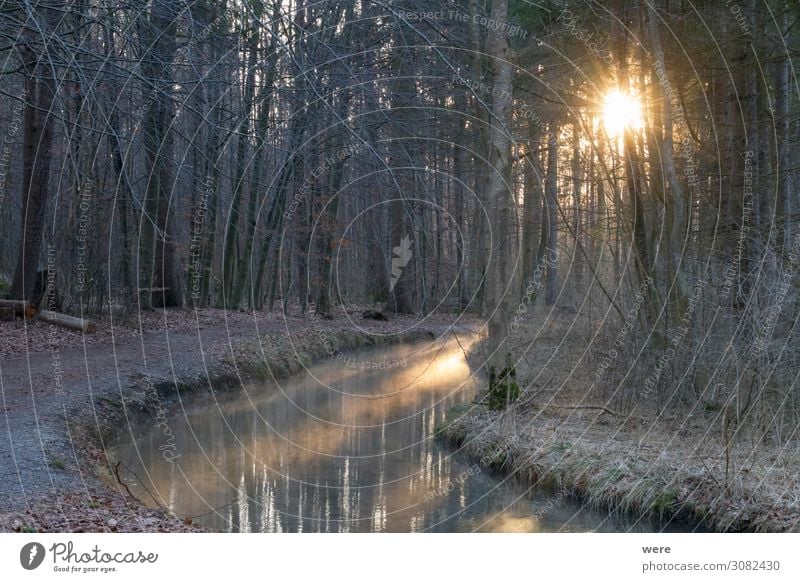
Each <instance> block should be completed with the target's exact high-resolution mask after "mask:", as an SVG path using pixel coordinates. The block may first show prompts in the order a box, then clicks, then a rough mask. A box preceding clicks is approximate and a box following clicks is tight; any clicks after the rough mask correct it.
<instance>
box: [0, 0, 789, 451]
mask: <svg viewBox="0 0 800 582" xmlns="http://www.w3.org/2000/svg"><path fill="white" fill-rule="evenodd" d="M798 18H800V6H799V5H798V3H797V1H796V0H788V1H786V0H742V1H741V2H736V1H731V2H728V1H716V2H708V1H703V2H695V3H690V2H684V1H682V0H652V1H644V0H611V1H603V2H599V1H585V2H579V1H576V2H557V1H552V0H542V1H537V2H527V1H525V0H510V1H509V0H493V1H490V0H485V1H484V0H464V1H461V2H445V1H441V2H437V1H418V2H415V1H404V0H403V1H389V0H386V1H371V0H351V1H337V0H321V1H312V0H227V1H226V0H152V1H149V2H147V1H144V0H142V1H137V0H129V1H110V0H58V1H56V0H39V1H36V0H31V1H29V2H19V1H15V0H2V1H0V37H1V38H0V55H2V59H0V62H2V70H0V74H1V75H2V84H1V85H0V101H1V102H2V107H0V139H2V150H0V213H1V214H0V240H1V241H2V248H3V252H2V253H0V277H2V278H1V279H0V281H1V282H0V285H2V288H1V289H0V293H2V294H3V295H5V296H7V297H8V298H10V299H25V300H31V301H35V302H39V303H41V302H46V303H48V304H49V305H53V306H56V305H57V307H58V309H60V310H63V311H65V312H68V313H72V314H76V315H85V314H95V315H98V316H100V315H102V314H113V313H117V312H118V310H129V311H134V312H136V311H137V310H150V309H158V308H162V307H170V308H174V307H182V308H187V309H195V308H205V307H223V308H226V309H243V310H259V311H261V310H266V311H278V312H280V311H284V312H289V311H291V312H293V313H303V314H307V316H308V317H331V316H333V315H334V314H335V313H336V312H337V310H341V309H342V308H343V307H346V306H360V307H362V308H366V307H371V308H376V309H378V310H383V311H385V312H386V313H387V314H389V315H390V316H391V314H419V315H420V316H422V315H425V314H428V313H433V312H438V313H450V314H452V316H453V318H454V319H456V318H457V317H458V316H459V315H460V314H470V315H475V316H480V317H483V318H484V319H485V320H486V321H488V324H489V326H488V329H489V332H490V336H491V344H490V345H491V348H490V350H491V355H490V356H489V357H490V360H491V363H492V366H491V367H492V368H493V369H494V371H495V372H497V371H498V370H500V368H503V367H504V366H507V365H508V364H511V367H512V368H513V362H512V360H516V359H518V358H524V357H526V355H525V354H526V346H528V345H530V344H532V343H534V342H535V341H536V340H537V335H541V334H546V330H545V331H543V330H544V327H545V324H542V325H541V327H539V324H541V322H542V321H547V318H548V317H562V318H564V317H566V318H568V319H569V321H570V322H571V324H570V326H569V329H570V333H580V334H583V335H582V336H581V337H585V344H584V345H585V346H588V347H586V348H585V349H582V350H580V351H577V352H576V353H574V354H572V356H574V360H573V361H571V362H570V363H571V365H572V366H574V368H575V369H579V368H580V369H582V370H585V371H588V372H586V373H585V375H586V378H588V381H587V386H590V387H589V390H590V394H591V396H592V397H596V398H602V399H604V400H605V401H606V402H610V403H612V405H613V406H614V407H616V408H618V409H620V410H630V409H632V407H634V406H636V405H639V404H641V403H647V404H648V405H652V406H654V407H656V408H657V409H659V410H661V409H665V408H672V409H675V408H677V407H681V406H686V407H691V408H697V407H703V408H705V409H707V410H710V411H717V412H718V416H717V417H716V418H717V421H718V423H719V426H720V427H721V428H722V430H724V431H726V435H728V436H729V437H730V438H734V437H735V436H737V435H740V434H744V432H742V431H743V429H746V433H747V435H748V437H749V438H751V439H752V440H753V441H754V442H762V441H765V442H766V441H769V442H772V443H785V442H787V441H790V440H792V439H794V438H795V437H797V436H798V435H797V428H798V426H800V386H798V385H797V382H796V381H797V377H798V372H800V368H798V362H800V340H798V334H797V330H796V329H795V324H796V322H797V321H798V316H799V315H800V297H799V296H798V293H797V288H798V277H797V270H798V267H799V266H800V216H799V215H798V210H799V209H800V193H799V189H800V181H798V178H799V175H798V163H797V160H798V159H799V158H798V153H800V152H799V149H800V148H799V147H798V146H799V145H800V115H798V114H799V113H800V107H798V105H799V103H798V96H799V95H800V93H798V81H797V75H796V70H795V69H794V67H793V63H794V59H796V58H797V57H798V54H799V53H800V50H799V49H800V43H798V36H799V35H800V30H798V28H799V27H798V26H797V24H798ZM508 354H512V355H513V357H511V356H509V355H508ZM533 365H536V362H534V363H533ZM500 377H501V379H502V374H500ZM525 388H526V387H525V386H523V387H522V389H523V392H524V390H525Z"/></svg>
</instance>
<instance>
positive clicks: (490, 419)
mask: <svg viewBox="0 0 800 582" xmlns="http://www.w3.org/2000/svg"><path fill="white" fill-rule="evenodd" d="M646 424H647V423H642V421H641V419H618V418H616V417H615V416H613V415H609V414H607V413H604V412H603V411H594V410H582V409H577V408H572V409H570V407H563V408H559V409H555V408H551V409H547V410H541V409H540V410H526V411H514V410H511V411H504V412H491V411H488V410H485V409H484V408H483V407H481V406H473V407H468V408H460V409H454V410H453V411H451V414H450V415H449V416H448V420H447V422H446V423H445V424H444V425H442V426H441V427H440V429H439V433H440V436H441V437H442V438H445V439H447V440H448V441H449V442H450V443H451V444H452V445H453V446H455V447H458V448H459V449H461V450H463V451H464V452H466V453H467V454H469V455H472V456H474V457H476V458H478V459H480V461H481V462H482V463H483V464H484V465H487V466H491V467H492V468H494V469H497V470H500V471H503V472H505V473H508V474H514V475H515V476H517V477H519V478H521V479H523V480H524V481H525V482H527V483H528V484H531V485H537V486H542V487H546V488H551V489H553V490H559V491H568V492H569V493H571V494H573V495H575V496H577V497H578V498H579V499H582V500H584V501H585V503H587V504H589V505H592V506H595V507H597V508H602V509H605V510H608V511H611V512H626V513H632V514H635V515H640V516H643V517H647V518H656V519H660V520H662V521H663V520H688V521H690V522H696V523H698V524H701V525H702V526H703V527H704V528H707V529H712V530H716V531H757V532H789V531H793V532H796V531H800V508H798V504H797V497H796V493H797V475H798V472H797V466H796V465H795V464H794V463H796V459H793V460H791V461H790V462H789V463H788V464H787V463H784V464H783V465H782V466H778V464H777V463H775V464H773V466H772V467H768V468H764V467H754V468H743V469H740V471H739V472H738V475H743V476H739V477H737V478H736V479H735V480H728V481H726V480H725V477H724V474H723V473H722V471H721V469H720V467H719V462H720V460H721V457H720V453H721V451H719V450H712V449H714V445H713V443H705V444H704V446H703V447H702V449H700V448H698V447H697V443H696V442H695V441H693V440H692V441H690V444H687V442H686V441H685V440H684V439H681V440H680V441H675V440H673V439H671V438H670V437H671V436H672V435H670V434H669V433H668V430H669V425H668V424H666V423H664V424H659V423H655V422H654V423H653V424H651V425H649V426H648V428H647V429H646V430H643V429H642V427H643V426H644V425H646ZM687 436H688V435H687ZM759 470H763V471H766V472H764V473H761V474H759Z"/></svg>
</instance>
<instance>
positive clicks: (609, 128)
mask: <svg viewBox="0 0 800 582" xmlns="http://www.w3.org/2000/svg"><path fill="white" fill-rule="evenodd" d="M603 124H604V125H605V126H606V132H607V133H608V136H609V137H616V136H619V135H621V134H622V132H623V131H625V128H631V129H641V127H642V104H641V103H640V102H639V100H638V99H636V98H635V97H633V96H631V95H629V94H627V93H623V92H622V91H620V90H619V89H614V90H613V91H610V92H609V93H607V94H606V97H605V99H604V100H603Z"/></svg>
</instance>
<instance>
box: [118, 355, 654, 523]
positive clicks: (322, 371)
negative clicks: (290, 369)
mask: <svg viewBox="0 0 800 582" xmlns="http://www.w3.org/2000/svg"><path fill="white" fill-rule="evenodd" d="M463 344H464V341H463V340H462V341H461V345H463ZM352 358H353V359H350V360H344V359H337V358H332V359H330V360H327V361H325V362H322V363H320V364H317V365H315V366H313V367H311V368H310V369H309V370H307V371H306V372H305V373H303V374H302V375H299V376H297V377H295V378H292V379H290V380H284V381H282V382H280V383H279V384H270V383H259V384H253V385H249V386H247V388H246V390H244V391H243V392H240V393H236V394H229V395H227V396H224V397H216V398H215V397H213V396H208V397H202V398H200V397H198V398H194V399H192V400H191V401H190V402H188V403H187V402H184V408H183V410H181V409H178V410H176V411H174V412H173V414H171V415H169V416H168V418H167V419H166V422H167V424H168V425H169V427H170V429H171V430H172V432H173V433H174V435H175V443H176V446H177V454H179V456H178V457H177V458H175V460H174V461H173V462H167V461H166V460H165V458H164V456H163V454H162V451H163V448H162V449H161V450H159V447H160V446H162V445H163V441H164V436H163V432H162V430H161V428H159V427H155V426H150V427H142V430H141V432H140V433H139V434H137V435H136V437H135V442H134V444H133V445H130V444H128V445H121V446H119V447H117V448H116V450H115V455H116V456H118V457H119V458H120V459H121V460H123V461H124V462H125V463H126V464H127V465H128V466H130V467H131V468H133V470H134V471H135V473H136V474H137V475H138V477H139V479H141V483H139V482H138V480H137V479H136V478H134V477H133V476H129V478H128V485H129V487H130V488H131V490H132V491H134V492H135V493H136V494H137V495H138V496H139V497H140V498H141V499H142V500H143V501H144V502H146V503H150V504H155V502H154V501H153V500H152V499H151V498H149V494H148V491H149V492H150V493H152V494H153V495H155V496H157V497H158V498H159V499H160V503H162V504H163V505H167V506H168V507H170V509H172V510H173V511H174V512H175V513H176V514H178V515H182V516H183V515H191V516H200V517H196V518H195V519H196V520H197V521H198V522H200V523H203V524H204V525H206V526H207V527H209V528H211V529H217V530H223V531H245V532H250V531H263V532H299V531H312V532H350V531H352V532H413V531H487V532H489V531H502V532H509V531H511V532H516V531H520V532H534V531H556V530H560V531H585V530H592V529H599V530H604V531H615V530H620V529H627V528H628V527H630V525H631V524H630V523H623V522H619V521H613V522H612V521H609V520H607V519H605V516H603V515H600V514H594V513H592V512H588V511H584V510H581V509H580V508H579V507H578V506H575V505H574V504H571V503H569V502H567V501H566V500H564V499H560V498H559V499H557V500H556V501H555V502H554V501H553V497H552V496H548V495H544V494H542V493H533V492H530V491H526V489H525V487H523V486H521V485H519V484H515V483H512V482H508V481H504V480H502V479H501V478H499V477H496V476H494V475H490V474H487V473H485V472H484V471H482V470H481V469H480V468H479V467H478V466H477V465H475V464H473V463H472V462H471V461H470V460H468V459H465V458H462V457H461V456H459V455H453V454H452V451H450V450H448V449H446V448H443V447H442V446H441V445H439V444H438V443H437V442H436V441H435V440H434V438H433V433H434V428H435V426H436V424H437V423H439V422H441V421H442V420H444V416H445V412H446V410H447V409H448V408H450V407H451V406H453V405H455V404H458V403H462V402H468V401H470V400H471V399H472V397H473V395H474V391H475V389H476V387H475V383H474V381H473V379H472V378H471V376H470V370H469V368H468V366H467V364H466V362H465V359H464V356H463V353H462V351H461V347H460V345H459V343H458V342H456V341H454V340H450V341H447V342H437V343H436V344H434V345H424V346H423V345H412V346H396V347H391V348H382V349H376V350H363V351H360V352H359V353H358V354H357V355H355V356H352ZM380 362H385V363H388V362H403V363H404V364H398V365H392V366H388V365H384V366H380ZM649 527H650V526H648V525H645V526H638V528H639V529H648V528H649Z"/></svg>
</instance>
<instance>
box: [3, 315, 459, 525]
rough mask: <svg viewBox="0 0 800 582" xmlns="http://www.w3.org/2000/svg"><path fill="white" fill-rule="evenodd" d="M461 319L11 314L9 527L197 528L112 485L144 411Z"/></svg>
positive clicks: (7, 361) (6, 455)
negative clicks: (73, 321) (125, 439)
mask: <svg viewBox="0 0 800 582" xmlns="http://www.w3.org/2000/svg"><path fill="white" fill-rule="evenodd" d="M451 322H452V317H450V316H438V315H437V316H429V317H426V318H412V317H393V318H391V319H390V321H388V322H381V321H371V320H364V319H361V317H360V310H353V311H352V312H347V313H345V312H341V313H339V314H337V316H336V317H335V318H334V319H333V320H324V319H320V318H317V317H315V316H312V315H301V314H299V313H295V314H289V315H287V316H284V315H282V314H274V313H273V314H257V315H254V314H252V313H243V312H230V311H229V312H225V311H222V310H217V309H206V310H201V311H188V310H161V311H154V312H150V313H146V314H143V315H142V316H141V317H137V318H136V320H135V321H127V322H126V321H122V320H120V319H119V318H117V319H116V320H114V321H112V320H110V319H108V320H100V321H98V327H97V330H96V331H95V332H94V333H92V334H87V335H84V334H82V333H80V332H73V331H69V330H64V329H61V328H56V327H53V326H49V325H46V324H43V323H41V322H37V321H32V322H22V321H17V322H4V323H0V397H2V401H0V405H2V409H3V413H4V414H3V420H4V424H5V426H4V427H2V432H3V433H4V436H3V437H0V531H22V532H26V531H61V532H66V531H128V532H130V531H187V530H192V529H194V527H193V526H192V524H191V522H188V523H184V522H183V521H181V520H179V519H177V518H176V517H175V516H171V515H168V514H167V513H165V512H163V511H159V510H153V509H148V508H146V507H144V506H143V505H141V504H140V503H139V502H137V501H135V500H133V499H131V498H130V496H128V495H127V494H126V493H125V491H124V490H123V489H122V487H120V486H109V485H108V483H113V480H112V475H113V473H114V467H112V466H111V464H110V461H109V459H108V456H107V455H106V447H107V446H109V444H111V443H112V442H113V440H114V437H115V434H118V431H120V430H124V429H125V427H127V425H128V423H129V422H131V420H132V419H133V418H135V417H136V415H137V414H145V415H150V416H153V415H155V414H156V413H157V412H158V410H159V409H160V408H161V407H162V406H163V407H166V406H168V405H169V403H170V402H172V401H174V400H175V399H176V398H177V396H178V394H179V393H180V394H183V393H184V392H189V391H194V392H199V391H203V390H205V391H208V390H210V389H211V386H212V385H213V387H214V389H220V388H224V387H236V386H238V385H240V383H241V382H242V381H244V380H246V379H248V378H253V377H269V376H274V377H281V376H286V375H289V374H291V373H295V372H297V371H299V370H301V369H302V366H303V365H306V364H308V363H310V362H311V361H313V360H316V359H321V358H324V357H327V356H330V355H331V354H332V353H333V352H334V350H335V351H340V350H341V351H345V350H348V349H354V348H357V347H360V346H366V345H375V344H376V343H384V342H392V341H404V340H413V339H420V338H422V337H432V336H434V335H436V334H441V333H444V332H445V330H446V329H448V328H449V325H450V323H451ZM143 330H144V331H143Z"/></svg>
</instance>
